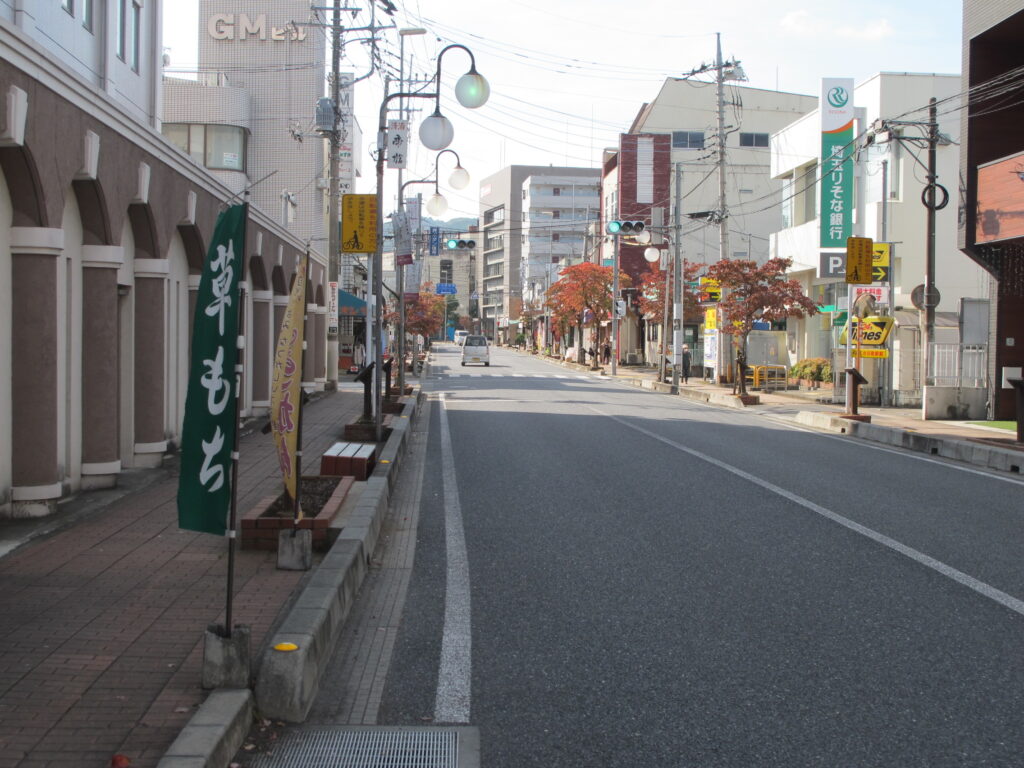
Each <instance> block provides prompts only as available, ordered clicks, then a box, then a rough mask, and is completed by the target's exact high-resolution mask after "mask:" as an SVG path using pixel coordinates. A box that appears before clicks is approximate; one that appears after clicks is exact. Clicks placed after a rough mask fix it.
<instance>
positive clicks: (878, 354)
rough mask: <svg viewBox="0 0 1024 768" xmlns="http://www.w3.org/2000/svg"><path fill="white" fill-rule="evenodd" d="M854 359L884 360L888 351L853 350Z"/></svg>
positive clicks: (871, 348) (865, 348) (871, 349)
mask: <svg viewBox="0 0 1024 768" xmlns="http://www.w3.org/2000/svg"><path fill="white" fill-rule="evenodd" d="M852 351H853V356H854V357H870V358H875V359H878V358H886V357H888V356H889V350H888V349H876V348H875V347H861V348H860V349H854V350H852Z"/></svg>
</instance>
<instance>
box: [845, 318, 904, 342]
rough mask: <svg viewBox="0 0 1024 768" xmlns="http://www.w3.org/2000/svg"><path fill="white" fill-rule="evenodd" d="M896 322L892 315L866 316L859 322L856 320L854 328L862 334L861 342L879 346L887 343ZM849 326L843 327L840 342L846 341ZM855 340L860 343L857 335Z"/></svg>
mask: <svg viewBox="0 0 1024 768" xmlns="http://www.w3.org/2000/svg"><path fill="white" fill-rule="evenodd" d="M895 324H896V320H895V319H894V318H892V317H865V318H862V319H861V320H860V321H859V322H855V323H854V328H855V330H856V332H857V334H858V335H859V336H860V339H859V343H860V344H862V345H864V346H872V347H877V346H881V345H882V344H885V340H886V339H888V338H889V333H890V332H891V331H892V327H893V325H895ZM849 328H850V326H849V324H847V326H846V328H844V329H843V333H842V335H841V336H840V337H839V343H840V344H845V343H846V337H847V333H848V331H849ZM853 341H854V343H855V344H856V343H858V338H857V336H854V338H853Z"/></svg>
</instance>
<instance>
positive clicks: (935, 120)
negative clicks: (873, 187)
mask: <svg viewBox="0 0 1024 768" xmlns="http://www.w3.org/2000/svg"><path fill="white" fill-rule="evenodd" d="M938 143H939V116H938V108H937V106H936V101H935V97H934V96H933V97H932V98H931V99H929V100H928V174H927V179H928V183H927V186H926V187H925V189H926V190H927V192H926V193H925V194H926V197H925V208H926V209H927V212H928V214H927V223H926V227H927V229H928V247H927V251H926V254H925V269H924V339H923V343H924V346H923V348H922V355H921V357H922V360H923V362H924V365H923V366H922V367H923V369H924V372H923V374H922V376H921V389H922V391H924V387H925V385H927V383H928V373H929V368H930V367H931V363H932V350H931V344H932V341H933V340H934V339H935V306H936V305H937V304H938V303H939V302H938V297H937V296H936V291H935V211H936V198H935V188H936V183H935V181H936V179H937V178H938V172H937V171H936V168H935V162H936V153H935V148H936V146H938ZM891 268H892V267H890V269H891ZM922 401H923V402H924V403H925V405H927V398H925V397H922ZM925 411H927V409H926V408H925Z"/></svg>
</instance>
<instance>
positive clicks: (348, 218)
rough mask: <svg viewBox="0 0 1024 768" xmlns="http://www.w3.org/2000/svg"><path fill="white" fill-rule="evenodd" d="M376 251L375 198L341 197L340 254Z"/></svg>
mask: <svg viewBox="0 0 1024 768" xmlns="http://www.w3.org/2000/svg"><path fill="white" fill-rule="evenodd" d="M376 250H377V196H376V195H342V196H341V252H342V253H373V252H374V251H376Z"/></svg>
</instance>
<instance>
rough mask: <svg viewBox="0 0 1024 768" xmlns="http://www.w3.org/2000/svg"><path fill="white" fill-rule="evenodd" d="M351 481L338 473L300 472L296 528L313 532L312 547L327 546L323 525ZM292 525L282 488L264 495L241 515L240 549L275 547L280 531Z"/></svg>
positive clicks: (288, 529)
mask: <svg viewBox="0 0 1024 768" xmlns="http://www.w3.org/2000/svg"><path fill="white" fill-rule="evenodd" d="M354 482H355V478H353V477H341V476H338V475H303V476H302V490H301V498H300V502H299V504H300V507H301V508H302V514H303V517H302V519H301V520H300V521H299V525H298V527H299V528H300V529H303V528H310V529H312V531H313V549H317V550H324V549H327V544H328V542H327V527H328V526H329V525H330V523H331V520H332V519H334V516H335V515H336V514H337V513H338V510H340V509H341V505H342V502H344V501H345V496H346V495H347V494H348V491H349V489H350V488H351V487H352V484H353V483H354ZM293 528H295V520H294V518H293V516H292V505H291V498H290V497H289V496H288V494H287V492H284V491H282V492H281V493H280V494H279V495H277V496H267V497H265V498H263V499H260V501H259V502H258V503H257V504H256V505H255V506H253V507H252V508H251V509H250V510H249V511H248V512H246V513H245V514H244V515H242V519H241V530H242V539H241V541H242V549H266V550H276V549H277V537H278V534H279V533H280V532H281V531H290V530H292V529H293Z"/></svg>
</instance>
